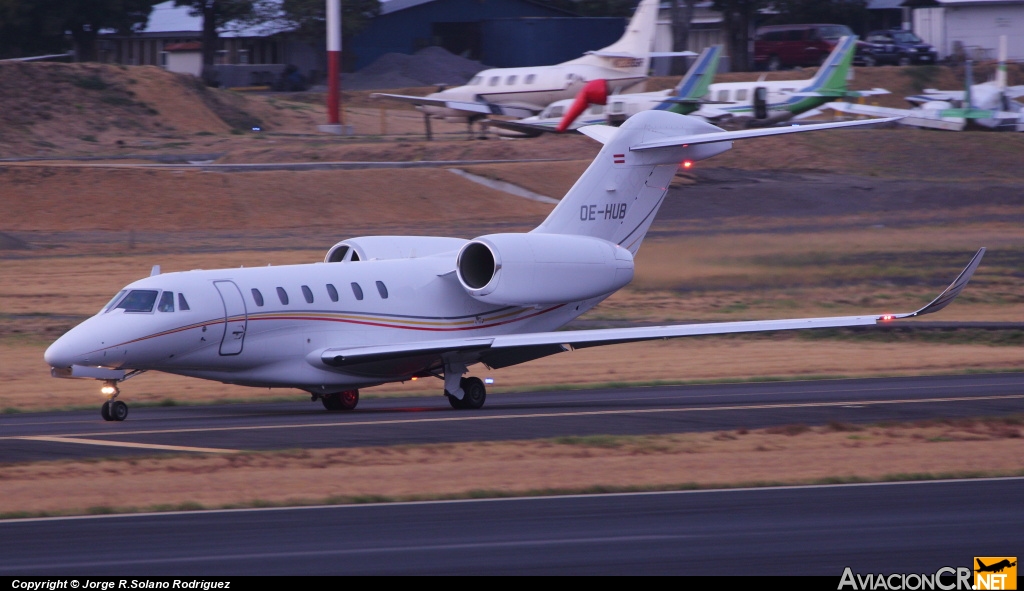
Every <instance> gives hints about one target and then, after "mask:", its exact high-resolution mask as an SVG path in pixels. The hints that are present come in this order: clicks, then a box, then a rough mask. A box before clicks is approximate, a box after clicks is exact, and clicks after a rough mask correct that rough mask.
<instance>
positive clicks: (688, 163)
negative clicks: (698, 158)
mask: <svg viewBox="0 0 1024 591" xmlns="http://www.w3.org/2000/svg"><path fill="white" fill-rule="evenodd" d="M692 166H693V160H683V168H685V169H687V170H689V169H690V168H691V167H692Z"/></svg>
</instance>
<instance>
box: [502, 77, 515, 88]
mask: <svg viewBox="0 0 1024 591" xmlns="http://www.w3.org/2000/svg"><path fill="white" fill-rule="evenodd" d="M516 78H517V77H516V76H509V77H508V78H505V84H507V85H509V86H512V85H513V84H515V83H516Z"/></svg>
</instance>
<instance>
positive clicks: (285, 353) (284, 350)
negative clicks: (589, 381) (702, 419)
mask: <svg viewBox="0 0 1024 591" xmlns="http://www.w3.org/2000/svg"><path fill="white" fill-rule="evenodd" d="M879 121H882V122H884V121H885V120H871V121H848V122H839V123H823V124H817V125H807V126H791V127H783V128H765V129H756V130H741V131H732V132H730V131H724V130H722V129H720V128H718V127H716V126H714V125H711V124H710V123H707V122H705V121H703V120H701V119H697V118H694V117H689V116H686V115H678V114H674V113H670V112H667V111H644V112H641V113H638V114H637V115H635V116H633V117H631V118H630V119H628V120H627V121H626V122H625V123H624V124H623V125H622V126H621V127H610V126H605V125H597V126H590V127H585V128H582V129H581V130H580V131H581V132H582V133H583V134H585V135H587V136H589V137H591V138H593V139H595V140H597V141H599V142H601V143H602V144H603V147H602V148H601V150H600V152H599V153H598V155H597V157H596V158H595V159H594V161H593V162H592V163H591V165H590V166H589V167H588V168H587V170H586V171H585V172H584V173H583V175H582V176H581V177H580V178H579V180H578V181H577V182H576V183H575V184H574V185H573V187H572V188H571V189H570V190H569V192H568V193H567V194H566V195H565V197H564V198H563V199H562V200H561V201H560V202H559V203H558V205H557V206H555V208H554V210H553V211H552V212H551V213H550V215H548V216H547V218H546V219H545V220H544V221H543V222H541V224H540V225H539V226H537V227H536V228H535V229H533V230H532V231H530V232H525V233H498V234H487V235H483V236H478V237H476V238H473V239H469V240H465V239H461V238H441V237H431V236H367V237H360V238H352V239H348V240H343V241H341V242H339V243H337V244H335V245H334V246H333V247H332V248H331V249H330V250H329V251H328V252H327V255H326V257H325V259H324V261H323V262H322V263H311V264H301V265H284V266H269V267H254V268H232V269H215V270H193V271H183V272H174V273H160V270H159V268H158V267H154V270H153V272H152V273H151V275H150V276H149V277H146V278H143V279H140V280H138V281H135V282H134V283H131V284H129V285H128V286H126V287H124V288H123V289H122V290H121V291H120V292H119V293H118V294H117V295H115V296H114V298H113V299H112V300H110V302H109V303H108V304H107V305H105V306H104V307H103V308H102V309H101V310H100V311H99V312H98V313H97V314H96V315H95V316H93V317H91V318H88V319H86V320H85V321H84V322H82V323H81V324H80V325H78V326H77V327H75V328H73V329H71V330H70V331H68V332H67V333H66V334H64V335H63V336H61V337H60V338H59V339H57V341H56V342H54V343H53V344H52V345H50V347H49V348H48V349H47V350H46V352H45V354H44V358H45V360H46V362H47V363H48V364H49V365H50V367H51V375H52V376H54V377H58V378H86V379H94V380H99V381H101V382H102V387H101V392H102V393H103V394H104V395H106V396H107V400H106V402H104V403H103V405H102V407H101V415H102V417H103V418H104V419H106V420H112V421H120V420H124V419H125V417H126V416H127V415H128V406H127V404H125V402H124V401H122V400H120V399H118V396H119V394H120V390H121V385H122V383H123V382H124V381H125V380H127V379H130V378H132V377H134V376H137V375H139V374H140V373H143V372H146V371H158V372H166V373H171V374H178V375H183V376H191V377H195V378H202V379H207V380H215V381H218V382H224V383H229V384H239V385H243V386H255V387H264V388H295V389H299V390H304V391H306V392H308V393H309V394H310V395H311V397H312V400H313V401H320V402H321V403H322V404H323V406H324V407H326V408H327V409H328V410H339V411H340V410H352V409H354V408H355V407H356V405H357V403H358V402H359V389H360V388H367V387H371V386H375V385H379V384H384V383H388V382H400V381H406V380H410V379H412V378H421V377H423V378H425V377H436V378H438V379H439V380H441V381H442V382H443V387H442V388H439V391H440V392H441V393H443V395H445V396H446V397H447V399H448V401H449V403H450V405H451V406H452V407H453V408H455V409H478V408H480V407H482V406H483V405H484V401H485V399H486V387H485V384H484V382H483V381H482V380H481V379H480V378H478V377H467V376H466V374H467V373H468V372H469V368H470V367H471V366H474V365H476V364H483V365H485V366H487V367H490V368H501V367H507V366H512V365H516V364H520V363H524V362H528V361H531V360H534V359H538V358H541V357H546V356H549V355H554V354H557V353H562V352H564V351H569V350H571V349H579V348H587V347H595V346H600V345H611V344H616V343H627V342H633V341H644V340H653V339H667V338H677V337H687V336H698V335H713V334H727V333H744V332H759V331H776V330H801V329H811V328H826V327H845V326H865V325H876V324H880V323H885V322H889V321H891V320H894V319H899V318H909V317H914V316H920V315H923V314H929V313H932V312H937V311H938V310H941V309H942V308H944V307H945V306H946V305H948V304H949V303H950V302H951V301H952V300H953V298H955V297H956V296H957V295H958V294H959V293H960V292H961V291H962V290H963V289H964V287H965V285H966V284H967V281H968V280H969V279H970V277H971V275H972V274H973V273H974V270H975V269H976V268H977V266H978V264H979V263H980V261H981V257H982V254H983V252H984V249H981V250H979V251H978V253H977V254H976V255H975V256H974V258H973V259H972V260H971V262H970V264H969V265H968V266H967V268H966V269H965V270H964V271H963V272H962V273H961V274H960V276H959V277H958V278H957V279H956V280H955V281H954V282H953V284H952V285H950V286H949V288H947V289H946V290H945V291H944V292H942V294H940V295H939V297H937V298H936V299H934V300H933V301H932V302H931V303H930V304H928V305H926V306H925V307H923V308H920V309H918V310H916V311H914V312H909V313H902V314H890V313H872V314H866V315H861V316H840V317H826V318H796V319H788V320H768V321H745V322H725V323H709V324H678V325H668V326H654V327H635V328H618V329H601V330H579V331H558V329H559V328H561V327H563V326H565V325H566V324H567V323H568V322H570V321H571V320H573V319H575V318H576V317H578V316H580V315H581V314H583V313H585V312H587V311H588V310H590V309H592V308H594V307H595V306H597V305H598V304H599V303H600V302H601V301H603V300H604V299H605V298H607V297H608V296H610V295H611V294H613V293H615V292H616V291H617V290H618V289H620V288H622V287H623V286H625V285H627V284H628V283H629V282H630V281H631V280H632V278H633V265H634V258H633V257H634V256H635V255H636V253H637V251H638V250H639V248H640V246H641V244H642V243H643V240H644V237H645V236H646V234H647V230H648V228H650V226H651V224H652V223H653V222H654V218H655V216H656V214H657V212H658V209H659V207H660V206H661V203H662V201H663V200H664V198H665V195H666V193H667V190H668V186H669V183H670V182H671V180H672V178H673V177H674V176H675V174H676V171H677V170H678V169H679V167H680V165H681V163H692V162H696V161H700V160H704V159H706V158H711V157H713V156H715V155H717V154H720V153H722V152H725V151H727V150H729V149H730V148H731V147H732V142H734V141H741V140H748V139H756V138H759V137H765V136H773V135H780V134H789V133H804V132H811V131H822V130H834V129H838V128H843V127H856V126H861V125H867V124H872V123H877V122H879ZM837 141H841V138H837ZM100 271H101V270H100V269H97V272H100Z"/></svg>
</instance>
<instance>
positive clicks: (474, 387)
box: [444, 378, 487, 410]
mask: <svg viewBox="0 0 1024 591" xmlns="http://www.w3.org/2000/svg"><path fill="white" fill-rule="evenodd" d="M459 387H461V388H462V392H463V394H462V400H459V399H458V398H456V397H455V396H453V395H452V394H450V393H448V390H445V391H444V395H445V396H446V397H447V398H448V404H450V405H452V408H455V409H458V410H476V409H478V408H480V407H482V406H483V405H484V401H486V400H487V388H485V387H484V382H483V380H481V379H480V378H462V379H460V380H459Z"/></svg>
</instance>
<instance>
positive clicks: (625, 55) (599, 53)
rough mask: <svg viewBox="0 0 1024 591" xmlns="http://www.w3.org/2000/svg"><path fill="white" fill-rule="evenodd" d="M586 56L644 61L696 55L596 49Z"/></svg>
mask: <svg viewBox="0 0 1024 591" xmlns="http://www.w3.org/2000/svg"><path fill="white" fill-rule="evenodd" d="M585 54H586V55H596V56H597V57H606V58H611V59H621V58H625V59H638V60H639V59H644V58H645V57H693V56H695V55H697V54H696V53H694V52H692V51H651V52H648V53H645V54H642V55H637V54H635V53H626V52H623V51H604V50H601V49H598V50H597V51H587V52H585Z"/></svg>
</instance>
